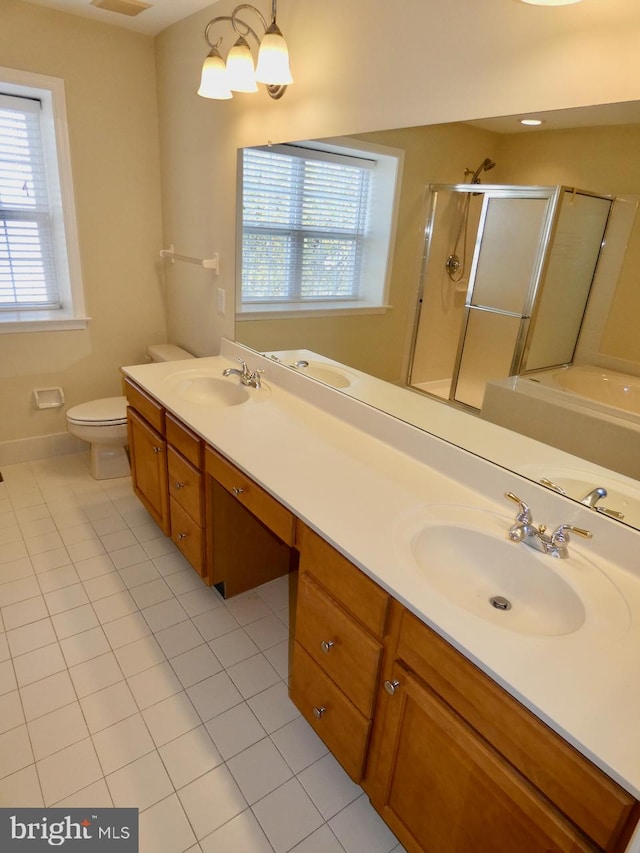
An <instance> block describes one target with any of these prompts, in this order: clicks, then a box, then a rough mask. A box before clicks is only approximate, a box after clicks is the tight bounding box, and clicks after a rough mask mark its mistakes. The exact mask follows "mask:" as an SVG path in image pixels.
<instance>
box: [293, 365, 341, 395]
mask: <svg viewBox="0 0 640 853" xmlns="http://www.w3.org/2000/svg"><path fill="white" fill-rule="evenodd" d="M296 369H297V370H298V372H299V373H304V374H305V375H306V376H310V377H311V378H312V379H317V380H318V381H319V382H324V384H325V385H331V387H332V388H348V387H349V386H350V385H351V383H352V381H353V380H352V378H351V376H349V374H348V373H347V372H346V371H342V370H339V369H337V368H335V367H332V366H331V365H327V364H319V363H317V362H313V361H310V362H309V364H308V366H307V367H298V368H296Z"/></svg>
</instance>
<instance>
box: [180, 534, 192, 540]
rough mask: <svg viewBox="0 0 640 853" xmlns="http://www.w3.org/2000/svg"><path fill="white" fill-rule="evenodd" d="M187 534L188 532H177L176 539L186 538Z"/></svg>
mask: <svg viewBox="0 0 640 853" xmlns="http://www.w3.org/2000/svg"><path fill="white" fill-rule="evenodd" d="M188 535H189V534H188V533H178V539H180V540H182V539H186V538H187V536H188Z"/></svg>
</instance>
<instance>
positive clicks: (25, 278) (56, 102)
mask: <svg viewBox="0 0 640 853" xmlns="http://www.w3.org/2000/svg"><path fill="white" fill-rule="evenodd" d="M27 83H29V84H32V83H37V85H27ZM79 269H80V265H79V260H78V249H77V238H76V228H75V220H74V205H73V195H72V191H71V185H70V167H69V160H68V143H67V139H66V120H65V110H64V90H63V88H62V81H60V80H57V79H55V78H46V77H41V76H40V75H34V74H29V73H27V72H18V71H11V70H9V69H0V332H22V331H34V330H38V331H39V330H42V329H69V328H85V327H86V322H87V318H86V317H84V303H83V298H82V286H81V281H80V275H79Z"/></svg>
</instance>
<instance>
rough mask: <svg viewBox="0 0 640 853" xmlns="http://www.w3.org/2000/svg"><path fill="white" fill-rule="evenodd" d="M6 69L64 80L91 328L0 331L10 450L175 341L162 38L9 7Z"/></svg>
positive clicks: (10, 2)
mask: <svg viewBox="0 0 640 853" xmlns="http://www.w3.org/2000/svg"><path fill="white" fill-rule="evenodd" d="M0 65H2V66H6V67H9V68H19V69H22V70H27V71H34V72H37V73H39V74H46V75H50V76H53V77H60V78H62V79H63V80H64V81H65V87H66V99H67V112H68V119H69V136H70V145H71V156H72V169H73V177H74V186H75V197H76V208H77V216H78V232H79V241H80V256H81V262H82V269H83V278H84V287H85V298H86V307H87V313H88V314H89V316H90V317H92V318H93V319H92V320H91V322H90V323H89V327H88V329H87V330H86V331H84V330H81V331H65V332H41V333H31V334H0V412H2V417H1V418H0V442H1V441H8V440H12V439H18V438H24V437H28V436H35V435H45V434H49V433H55V432H63V431H64V430H65V429H66V424H65V418H64V411H63V409H49V410H44V411H37V410H35V409H34V408H33V406H32V401H31V389H32V388H36V387H49V386H55V385H60V386H62V388H63V389H64V392H65V396H66V401H67V404H69V405H73V404H75V403H79V402H81V401H84V400H89V399H93V398H95V397H99V396H111V395H116V394H120V393H121V386H120V378H119V373H118V368H119V366H120V365H122V364H130V363H133V362H137V361H140V360H142V358H143V355H144V351H145V349H146V346H147V345H148V344H149V343H153V342H158V341H164V340H166V320H165V312H164V306H163V299H162V286H161V278H160V271H161V266H160V263H159V262H158V261H157V256H158V250H159V249H160V248H161V239H162V236H161V212H160V172H159V146H158V119H157V102H156V81H155V65H154V42H153V39H151V38H148V37H144V36H140V35H137V34H133V33H128V32H126V31H125V30H122V29H120V28H116V27H111V26H105V25H103V24H95V23H91V22H89V21H87V20H86V19H83V18H79V17H75V16H71V15H66V14H62V13H58V12H54V11H51V10H49V9H45V8H42V7H40V6H34V5H32V4H28V3H22V2H19V0H2V24H1V26H0Z"/></svg>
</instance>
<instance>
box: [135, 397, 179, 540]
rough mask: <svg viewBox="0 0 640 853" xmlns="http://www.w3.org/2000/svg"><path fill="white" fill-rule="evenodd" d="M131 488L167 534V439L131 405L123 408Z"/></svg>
mask: <svg viewBox="0 0 640 853" xmlns="http://www.w3.org/2000/svg"><path fill="white" fill-rule="evenodd" d="M127 418H128V423H129V452H130V455H131V476H132V480H133V488H134V491H135V493H136V495H137V496H138V497H139V498H140V500H141V501H142V503H143V504H144V506H145V507H146V509H147V510H148V511H149V513H150V514H151V516H152V517H153V519H154V521H155V522H156V523H157V524H158V526H159V527H160V528H161V530H162V532H163V533H165V534H167V535H168V534H169V487H168V479H167V443H166V441H165V440H164V438H163V437H162V436H161V435H160V433H158V432H156V431H155V429H153V428H152V427H151V426H149V424H148V423H147V422H146V421H145V420H144V419H143V418H141V417H140V415H139V414H138V413H137V412H135V411H134V410H133V409H131V408H129V409H128V410H127Z"/></svg>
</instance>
